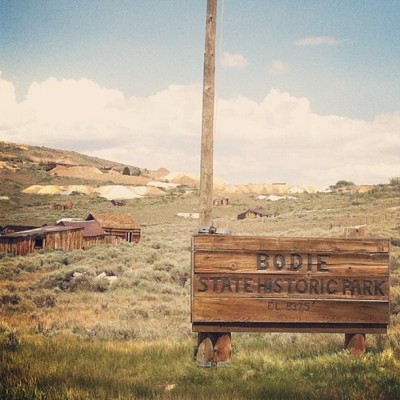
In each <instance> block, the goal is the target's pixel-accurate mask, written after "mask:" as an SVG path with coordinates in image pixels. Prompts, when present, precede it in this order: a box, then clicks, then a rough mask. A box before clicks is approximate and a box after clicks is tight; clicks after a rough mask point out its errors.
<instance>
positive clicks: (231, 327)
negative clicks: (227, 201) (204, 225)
mask: <svg viewBox="0 0 400 400" xmlns="http://www.w3.org/2000/svg"><path fill="white" fill-rule="evenodd" d="M191 318H192V328H193V331H195V332H268V331H270V332H272V331H273V332H336V333H386V331H387V325H388V324H389V241H388V240H383V239H332V238H283V237H277V238H276V237H275V238H270V237H252V236H230V235H229V236H228V235H218V234H216V235H211V234H207V235H201V234H199V235H195V236H194V237H193V239H192V304H191Z"/></svg>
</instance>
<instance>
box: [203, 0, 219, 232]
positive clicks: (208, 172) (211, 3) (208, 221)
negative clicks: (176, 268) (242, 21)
mask: <svg viewBox="0 0 400 400" xmlns="http://www.w3.org/2000/svg"><path fill="white" fill-rule="evenodd" d="M217 3H218V0H207V17H206V18H207V19H206V43H205V53H204V77H203V118H202V131H201V165H200V221H199V232H200V233H208V232H209V230H210V227H211V226H212V202H213V130H214V98H215V37H216V31H217V29H216V28H217Z"/></svg>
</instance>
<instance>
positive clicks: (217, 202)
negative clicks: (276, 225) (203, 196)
mask: <svg viewBox="0 0 400 400" xmlns="http://www.w3.org/2000/svg"><path fill="white" fill-rule="evenodd" d="M213 206H215V207H220V206H229V198H228V197H218V198H216V199H214V200H213Z"/></svg>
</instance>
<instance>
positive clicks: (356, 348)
mask: <svg viewBox="0 0 400 400" xmlns="http://www.w3.org/2000/svg"><path fill="white" fill-rule="evenodd" d="M344 347H345V348H346V349H347V350H349V351H350V353H351V354H352V355H353V356H356V357H359V356H362V355H363V354H364V353H365V348H366V340H365V334H364V333H346V334H345V338H344Z"/></svg>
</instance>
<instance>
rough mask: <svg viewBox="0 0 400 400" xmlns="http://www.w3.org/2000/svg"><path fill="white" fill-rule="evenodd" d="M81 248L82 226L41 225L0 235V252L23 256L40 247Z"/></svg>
mask: <svg viewBox="0 0 400 400" xmlns="http://www.w3.org/2000/svg"><path fill="white" fill-rule="evenodd" d="M82 248H83V228H81V227H67V226H57V225H52V226H43V227H42V228H36V229H29V230H26V231H21V232H14V233H10V234H6V235H1V236H0V252H2V253H6V254H11V255H16V256H23V255H26V254H29V253H33V252H35V251H37V250H41V249H62V250H74V249H82Z"/></svg>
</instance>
